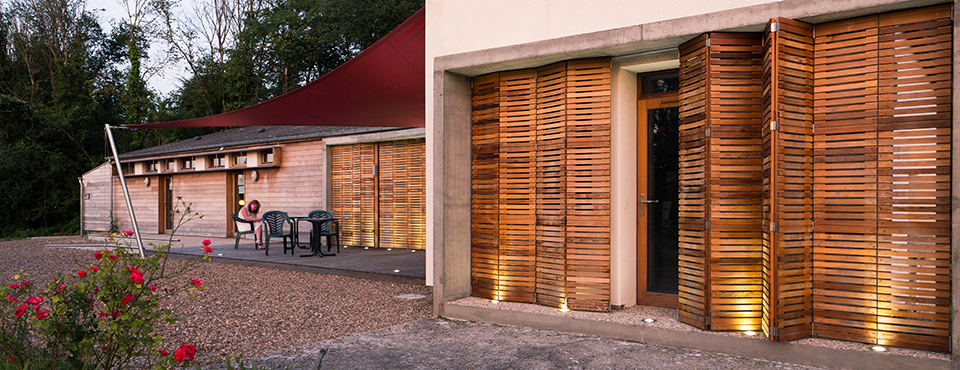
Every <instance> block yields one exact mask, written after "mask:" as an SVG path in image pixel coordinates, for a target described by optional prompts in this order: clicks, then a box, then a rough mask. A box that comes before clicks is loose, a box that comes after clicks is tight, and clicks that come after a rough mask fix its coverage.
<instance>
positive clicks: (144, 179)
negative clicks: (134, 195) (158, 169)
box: [143, 177, 150, 186]
mask: <svg viewBox="0 0 960 370" xmlns="http://www.w3.org/2000/svg"><path fill="white" fill-rule="evenodd" d="M143 186H150V178H149V177H144V178H143Z"/></svg>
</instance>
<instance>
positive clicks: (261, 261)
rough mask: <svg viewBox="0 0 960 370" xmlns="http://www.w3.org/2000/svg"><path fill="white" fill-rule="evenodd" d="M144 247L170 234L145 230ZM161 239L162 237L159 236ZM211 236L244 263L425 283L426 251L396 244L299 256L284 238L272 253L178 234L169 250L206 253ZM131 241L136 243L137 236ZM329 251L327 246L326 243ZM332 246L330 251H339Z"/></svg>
mask: <svg viewBox="0 0 960 370" xmlns="http://www.w3.org/2000/svg"><path fill="white" fill-rule="evenodd" d="M89 237H90V239H91V240H94V241H100V240H103V239H104V236H103V235H90V236H89ZM142 237H143V238H144V240H143V244H144V247H145V248H148V249H149V248H150V247H149V246H148V245H149V244H150V243H162V242H165V241H166V240H168V236H167V235H159V234H142ZM131 239H133V238H131ZM160 239H162V241H161V240H160ZM204 239H210V241H211V242H212V243H211V245H210V246H211V248H213V254H212V256H213V260H214V262H219V263H230V264H237V265H244V266H258V267H266V268H275V269H281V270H288V271H302V272H314V273H321V274H330V275H340V276H349V277H356V278H362V279H371V280H380V281H390V282H397V283H407V284H425V278H426V257H427V254H426V251H423V250H414V249H397V248H392V249H388V248H362V247H341V248H340V253H337V255H336V256H327V257H322V258H321V257H300V256H301V255H305V254H310V250H309V249H299V248H295V249H294V251H293V253H292V254H291V253H290V252H289V251H288V252H287V254H283V248H282V245H283V244H282V242H280V241H279V240H272V241H271V243H270V255H269V256H267V255H265V253H264V251H263V250H256V249H254V245H253V239H241V240H240V246H239V249H234V248H233V244H234V239H233V238H213V237H201V236H176V237H175V240H174V241H173V242H172V243H171V248H170V254H171V256H176V255H194V256H199V255H203V247H202V244H201V243H202V242H203V240H204ZM133 240H134V241H133V242H132V244H134V245H135V244H136V241H135V239H133ZM323 251H324V253H326V246H324V247H323ZM336 252H337V250H336V247H333V249H332V250H331V253H336Z"/></svg>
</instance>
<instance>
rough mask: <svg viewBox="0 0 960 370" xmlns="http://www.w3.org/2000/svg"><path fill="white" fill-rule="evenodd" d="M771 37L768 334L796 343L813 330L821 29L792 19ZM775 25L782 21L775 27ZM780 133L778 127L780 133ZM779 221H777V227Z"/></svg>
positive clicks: (767, 46)
mask: <svg viewBox="0 0 960 370" xmlns="http://www.w3.org/2000/svg"><path fill="white" fill-rule="evenodd" d="M773 22H776V23H775V24H776V25H777V27H778V30H776V32H767V35H766V36H765V43H764V48H765V49H766V50H768V51H770V50H772V53H773V55H769V54H770V53H769V52H768V53H767V54H768V56H767V57H766V61H767V63H766V64H765V68H768V69H770V70H769V71H764V73H765V74H767V80H766V81H767V84H765V88H767V89H770V90H771V93H770V96H769V99H768V100H767V102H768V103H769V105H770V108H769V109H770V110H771V111H770V112H769V116H768V118H769V119H770V120H771V121H766V122H765V123H766V124H767V125H771V124H773V122H776V124H775V126H772V127H767V128H766V129H767V130H769V131H768V134H767V138H768V140H769V145H770V147H771V148H772V150H771V152H770V159H769V164H768V166H769V175H770V180H769V181H770V192H769V197H770V203H769V208H768V210H767V212H768V215H769V217H764V218H765V219H769V222H770V224H768V225H767V228H768V230H769V237H768V247H767V256H766V258H765V262H766V264H767V265H768V267H767V275H766V278H767V279H768V282H767V283H766V287H767V289H768V293H767V299H768V300H769V303H768V304H767V306H769V310H770V311H769V312H770V313H769V322H768V323H767V326H769V328H768V329H767V335H768V336H769V337H770V338H771V339H775V340H791V339H796V338H802V337H807V336H810V335H811V333H812V320H813V318H812V309H813V283H812V281H811V277H812V273H813V268H812V252H813V222H812V217H813V204H812V203H813V200H812V199H813V57H814V55H813V53H814V47H813V26H811V25H809V24H806V23H802V22H797V21H793V20H789V19H782V18H778V19H775V20H774V21H773ZM771 24H774V23H771ZM774 129H775V130H774ZM773 223H775V224H773Z"/></svg>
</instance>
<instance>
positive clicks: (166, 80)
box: [85, 0, 194, 97]
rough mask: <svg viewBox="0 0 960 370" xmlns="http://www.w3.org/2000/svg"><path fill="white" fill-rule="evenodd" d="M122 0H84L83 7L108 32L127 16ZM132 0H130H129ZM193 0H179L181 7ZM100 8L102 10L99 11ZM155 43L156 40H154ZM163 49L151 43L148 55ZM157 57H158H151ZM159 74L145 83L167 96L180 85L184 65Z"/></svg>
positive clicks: (171, 67) (190, 5)
mask: <svg viewBox="0 0 960 370" xmlns="http://www.w3.org/2000/svg"><path fill="white" fill-rule="evenodd" d="M121 1H123V0H86V2H85V8H86V10H87V11H91V12H94V13H95V14H97V16H98V17H99V19H100V26H101V27H103V31H104V32H110V30H112V29H113V26H114V25H115V24H117V23H119V22H120V21H121V20H123V19H124V18H126V17H127V11H126V10H125V8H124V6H123V5H122V4H121ZM131 1H132V0H131ZM193 2H194V0H181V1H180V3H181V4H182V5H181V7H191V8H192V4H193ZM101 9H102V11H101ZM154 43H156V41H155V42H154ZM162 50H163V46H162V45H160V44H156V45H151V48H150V55H151V56H152V55H157V53H158V52H160V51H162ZM153 59H155V60H156V59H158V58H153ZM161 73H162V74H160V75H154V76H150V77H149V79H148V80H147V84H148V85H149V86H150V88H151V89H153V90H154V91H156V92H157V93H159V94H160V95H161V96H164V97H166V96H168V95H169V94H170V93H171V92H172V91H174V90H175V89H177V88H178V87H179V86H180V78H183V77H186V75H187V74H186V67H185V66H183V65H171V66H167V67H166V68H164V69H163V71H162V72H161Z"/></svg>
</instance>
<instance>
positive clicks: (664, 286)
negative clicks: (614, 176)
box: [637, 72, 680, 308]
mask: <svg viewBox="0 0 960 370" xmlns="http://www.w3.org/2000/svg"><path fill="white" fill-rule="evenodd" d="M638 84H639V87H640V94H639V99H638V101H637V125H638V127H637V193H638V194H637V202H638V203H637V216H638V217H637V303H638V304H641V305H645V306H659V307H671V308H675V307H677V286H678V278H677V277H678V271H679V259H678V252H679V233H678V230H679V228H678V221H679V209H678V207H677V204H678V203H679V162H680V147H679V141H680V140H679V139H680V138H679V128H680V117H679V113H680V109H679V106H680V101H679V100H680V99H679V77H678V74H677V72H666V73H656V74H650V75H642V76H640V77H639V81H638Z"/></svg>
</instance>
